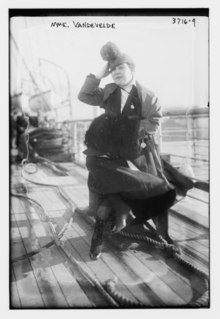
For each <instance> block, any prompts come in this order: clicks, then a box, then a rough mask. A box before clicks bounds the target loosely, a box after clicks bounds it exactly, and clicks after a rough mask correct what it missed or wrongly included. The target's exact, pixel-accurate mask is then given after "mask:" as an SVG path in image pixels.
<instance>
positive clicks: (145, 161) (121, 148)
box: [78, 75, 192, 218]
mask: <svg viewBox="0 0 220 319" xmlns="http://www.w3.org/2000/svg"><path fill="white" fill-rule="evenodd" d="M99 84H100V81H99V80H98V79H96V78H95V76H94V75H89V76H88V77H87V78H86V81H85V83H84V85H83V87H82V88H81V90H80V93H79V95H78V98H79V100H80V101H82V102H84V103H86V104H90V105H94V106H95V105H97V106H100V107H101V108H103V109H104V110H105V113H104V114H102V115H101V116H99V117H98V118H96V119H95V120H94V121H93V122H92V123H91V125H90V128H89V130H88V131H87V133H86V137H85V144H86V145H87V147H88V148H87V150H86V151H85V154H86V155H87V168H88V170H89V173H90V174H89V179H88V186H89V189H90V190H91V191H93V192H96V193H99V194H103V195H105V194H120V195H121V196H122V197H123V199H124V200H125V201H127V203H128V204H129V205H130V206H131V207H132V209H133V211H135V210H137V211H138V212H137V213H138V214H139V215H140V214H142V213H144V212H143V209H144V210H145V211H146V205H147V206H148V207H150V210H151V211H153V210H155V209H156V208H158V209H156V210H157V212H156V211H155V214H158V213H159V211H161V210H165V209H167V208H169V207H170V206H171V205H172V204H173V202H174V200H175V190H174V188H173V186H171V185H170V184H169V182H167V180H166V177H165V176H164V172H165V171H163V169H162V166H161V159H160V157H159V155H158V151H157V149H158V147H157V142H158V139H157V132H158V127H159V124H160V119H161V117H162V112H161V107H160V105H159V103H158V100H157V98H156V97H155V95H154V94H153V93H152V92H150V91H148V90H147V89H145V88H144V87H142V86H141V85H140V84H139V83H136V87H133V89H132V91H131V94H130V96H129V97H128V100H127V102H126V104H125V106H124V109H123V111H122V112H120V106H121V100H120V98H121V92H120V88H119V87H118V86H117V85H116V84H115V83H111V84H108V85H106V87H105V88H100V87H99ZM103 155H104V157H103ZM100 156H101V157H100ZM106 156H107V157H106ZM127 160H130V161H131V162H132V163H133V164H135V166H136V167H137V168H138V169H139V171H137V170H133V169H130V168H129V166H128V164H127ZM166 169H167V166H166ZM168 171H170V169H169V170H168ZM171 171H172V177H173V176H175V174H176V175H177V176H178V177H181V176H180V175H179V174H180V173H178V172H177V171H176V170H175V169H174V168H172V167H171ZM169 177H170V175H169ZM179 180H180V181H179ZM182 181H183V182H182ZM172 182H174V184H175V178H173V180H172ZM178 182H179V184H178V186H180V187H179V188H178V189H179V190H181V191H182V193H185V192H186V191H187V190H188V189H189V188H191V187H192V184H191V181H190V180H189V179H188V178H186V177H184V176H183V179H181V178H180V179H178ZM181 183H182V184H181ZM158 201H159V203H160V205H158ZM161 205H162V206H161ZM162 208H163V209H162ZM150 217H151V216H149V218H150Z"/></svg>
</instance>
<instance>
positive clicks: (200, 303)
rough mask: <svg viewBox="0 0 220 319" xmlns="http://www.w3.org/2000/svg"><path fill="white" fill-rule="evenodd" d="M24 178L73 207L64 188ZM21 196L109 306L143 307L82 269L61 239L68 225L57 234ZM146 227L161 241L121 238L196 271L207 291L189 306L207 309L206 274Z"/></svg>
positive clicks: (145, 238)
mask: <svg viewBox="0 0 220 319" xmlns="http://www.w3.org/2000/svg"><path fill="white" fill-rule="evenodd" d="M22 176H23V178H25V179H26V180H28V181H30V182H32V183H35V184H38V185H43V186H53V187H56V188H57V189H58V191H59V193H60V195H61V196H62V197H63V198H64V199H65V201H67V202H68V203H69V204H70V205H71V207H72V203H70V200H69V198H68V196H66V194H65V192H64V191H63V189H62V187H60V186H55V185H50V184H44V183H40V182H34V181H33V180H29V179H27V177H25V176H24V175H23V170H22ZM14 196H16V195H15V194H14ZM19 196H23V197H26V198H27V199H29V200H32V201H33V202H35V203H36V204H38V206H40V207H41V209H42V210H43V212H44V217H45V218H46V220H47V221H48V223H49V226H50V229H51V231H52V234H53V238H54V240H53V244H55V245H56V246H57V248H58V249H59V250H62V252H63V254H64V255H65V256H66V259H68V260H69V261H70V262H71V263H73V264H76V265H77V266H78V267H79V268H81V273H82V274H83V275H84V276H86V278H87V280H89V281H90V282H92V283H93V284H94V285H95V287H96V288H97V289H98V290H99V291H100V292H101V294H102V295H103V296H104V297H105V298H106V300H107V301H108V302H109V304H110V305H111V306H113V307H119V306H124V307H140V306H143V305H142V304H141V303H138V302H134V301H131V300H129V299H128V298H126V297H124V296H123V295H122V294H121V293H119V292H118V291H116V289H115V285H116V281H115V280H109V281H107V282H106V283H105V284H101V283H100V282H99V281H97V280H96V279H95V278H94V277H92V276H91V275H90V274H89V273H88V272H86V271H85V270H83V269H82V267H81V266H80V265H79V264H78V262H77V261H76V260H75V258H74V257H73V256H72V255H71V254H70V253H68V252H67V251H66V250H65V249H64V247H63V245H62V243H61V238H62V236H63V234H64V233H65V231H66V229H67V228H68V227H67V225H64V227H63V229H62V230H61V231H60V232H59V234H57V233H56V231H55V229H54V227H52V226H53V225H52V223H51V221H50V219H49V218H48V216H47V214H46V212H45V210H44V208H43V207H42V206H41V205H40V204H39V203H37V202H36V201H34V200H33V199H31V198H28V197H27V196H26V195H19ZM146 225H147V227H148V228H150V229H151V230H152V231H153V232H154V233H155V234H156V235H157V237H158V239H159V241H157V240H154V239H152V238H150V237H148V236H145V235H140V234H133V233H129V232H125V231H120V232H119V233H118V234H119V235H121V236H124V237H127V238H131V239H137V240H141V241H144V242H146V243H148V244H150V245H153V246H155V247H157V248H160V249H162V250H165V251H167V252H168V253H169V254H170V255H171V256H172V257H173V258H174V259H175V260H176V261H177V262H178V263H179V264H180V265H182V266H184V267H186V268H188V269H189V270H190V271H194V272H195V273H196V274H197V275H198V276H199V277H200V278H201V279H202V280H203V282H204V284H205V288H206V291H205V292H204V293H203V294H202V296H201V297H199V298H198V299H197V300H196V301H195V302H190V303H188V304H187V305H188V306H190V307H206V306H207V305H208V300H209V293H208V287H209V281H208V276H207V274H206V273H204V272H203V271H201V270H200V269H199V268H197V267H195V266H194V265H192V264H190V263H189V262H187V261H185V260H184V259H183V258H182V257H180V250H179V248H178V247H176V246H175V245H171V244H168V243H167V242H166V241H165V239H164V238H163V237H162V236H161V235H159V234H158V233H157V232H156V230H155V229H154V228H153V227H152V226H151V225H150V224H149V223H147V222H146Z"/></svg>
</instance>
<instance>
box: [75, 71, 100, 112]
mask: <svg viewBox="0 0 220 319" xmlns="http://www.w3.org/2000/svg"><path fill="white" fill-rule="evenodd" d="M99 84H100V80H99V79H97V78H96V77H95V76H94V75H93V74H90V75H88V76H87V77H86V80H85V82H84V84H83V86H82V88H81V90H80V92H79V94H78V99H79V100H80V101H81V102H83V103H86V104H90V105H97V106H98V105H100V104H101V102H102V100H103V96H104V90H103V89H102V88H99Z"/></svg>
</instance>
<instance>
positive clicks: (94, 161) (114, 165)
mask: <svg viewBox="0 0 220 319" xmlns="http://www.w3.org/2000/svg"><path fill="white" fill-rule="evenodd" d="M86 166H87V168H88V170H89V178H88V187H89V189H90V191H92V192H95V193H97V194H99V195H101V196H104V197H105V196H107V195H112V194H117V195H119V196H120V197H121V199H122V200H123V201H124V202H125V203H126V204H128V205H129V206H130V208H131V209H132V211H133V213H134V215H135V216H136V217H137V218H138V219H140V220H147V219H150V218H152V217H155V216H157V215H159V214H160V213H162V212H164V211H165V210H167V209H168V208H169V207H171V206H172V205H173V203H174V201H175V198H176V192H175V189H174V188H173V187H172V186H171V185H168V184H167V183H166V182H165V181H164V180H163V179H161V178H159V177H157V176H154V175H151V174H148V173H145V172H141V171H136V170H132V169H130V168H129V167H128V165H127V162H126V161H125V160H123V159H109V158H100V157H95V156H87V160H86Z"/></svg>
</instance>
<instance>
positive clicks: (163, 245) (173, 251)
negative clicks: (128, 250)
mask: <svg viewBox="0 0 220 319" xmlns="http://www.w3.org/2000/svg"><path fill="white" fill-rule="evenodd" d="M145 224H146V225H147V226H149V228H150V229H152V228H153V227H152V226H150V224H149V223H145ZM155 232H156V230H155ZM118 234H119V235H121V236H124V237H127V238H131V239H137V240H141V241H144V242H146V243H148V244H150V245H153V246H155V247H157V248H160V249H162V250H165V251H166V252H168V253H169V254H170V255H171V256H172V257H173V258H174V259H175V260H176V261H177V262H178V263H179V264H180V265H182V266H184V267H186V268H187V269H189V270H190V271H193V272H195V273H196V274H197V276H198V277H200V278H201V279H202V280H203V282H204V285H205V292H204V293H203V294H202V296H201V297H199V298H198V299H197V300H196V301H194V302H190V303H188V306H190V307H206V306H207V305H208V301H209V291H208V288H209V278H208V276H207V274H206V273H205V272H203V271H202V270H200V269H199V268H198V267H196V266H194V265H192V264H191V263H189V262H188V261H186V260H184V259H183V258H182V257H181V256H180V254H181V252H180V250H179V248H178V247H176V246H175V245H171V244H168V243H167V242H166V240H165V239H164V238H163V237H162V236H161V235H158V234H157V236H158V239H159V240H160V242H158V241H156V240H154V239H152V238H150V237H148V236H145V235H140V234H133V233H129V232H125V231H120V232H119V233H118ZM114 285H115V283H114V282H112V283H111V286H114ZM111 291H112V292H113V294H114V289H113V288H112V287H111Z"/></svg>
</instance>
